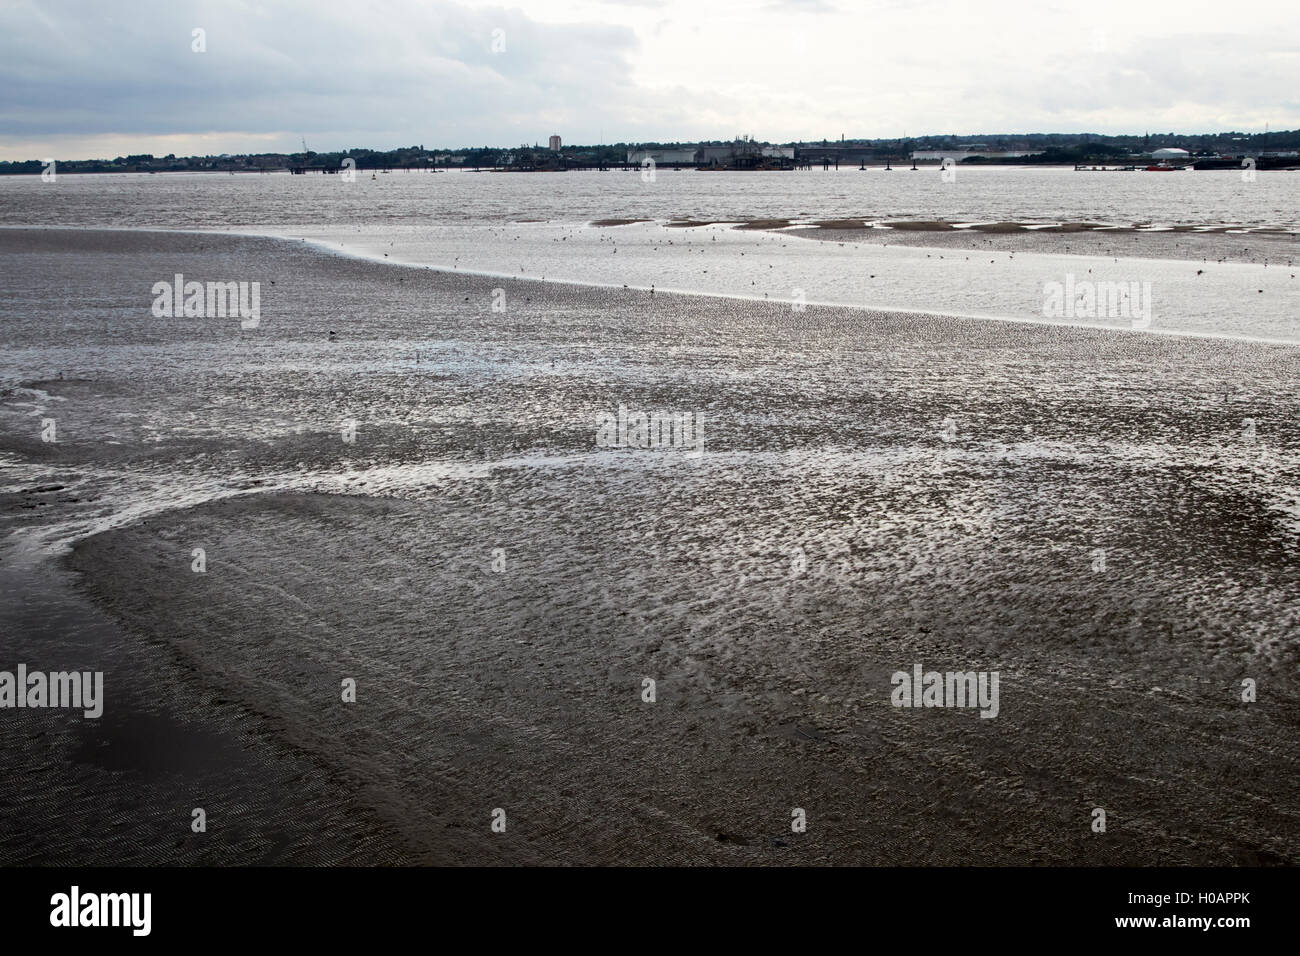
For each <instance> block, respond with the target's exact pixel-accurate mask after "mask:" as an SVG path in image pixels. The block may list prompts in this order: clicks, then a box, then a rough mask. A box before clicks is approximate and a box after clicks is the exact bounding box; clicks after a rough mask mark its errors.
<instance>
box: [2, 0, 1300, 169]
mask: <svg viewBox="0 0 1300 956" xmlns="http://www.w3.org/2000/svg"><path fill="white" fill-rule="evenodd" d="M195 31H201V32H199V33H198V34H196V32H195ZM200 41H201V42H200ZM199 47H202V49H201V50H200V49H198V48H199ZM1266 124H1267V125H1268V126H1269V127H1270V128H1272V129H1275V130H1276V129H1295V128H1300V13H1297V8H1296V6H1295V0H1256V2H1251V3H1232V2H1228V0H1214V2H1206V0H1180V2H1176V3H1134V2H1133V0H1072V2H1068V3H1065V2H1061V3H1058V2H1052V0H982V2H978V3H976V2H965V0H748V2H738V0H525V2H522V3H518V4H514V5H504V6H503V5H501V4H500V3H484V2H477V0H461V2H451V0H356V2H333V0H311V2H303V0H268V2H248V0H221V2H191V0H120V2H116V3H104V2H87V0H79V2H61V0H42V2H36V0H0V159H7V160H25V159H41V158H45V157H55V158H59V159H87V158H111V157H114V156H120V155H126V154H129V153H153V154H155V155H166V154H168V153H175V154H177V155H178V156H179V155H193V154H200V155H201V154H209V153H211V154H217V153H242V152H263V151H274V152H292V151H297V150H299V149H301V148H302V142H303V140H304V139H305V140H306V142H307V145H308V146H309V148H311V149H313V150H316V151H318V152H324V151H333V150H338V149H345V148H349V147H370V148H375V149H390V148H393V147H396V146H410V145H417V144H419V145H424V146H425V147H427V148H452V149H455V148H459V147H464V146H489V145H490V146H503V147H504V146H517V145H519V144H521V143H529V144H531V143H534V142H537V143H542V144H545V143H546V139H547V137H548V136H549V135H551V134H552V133H558V134H559V135H560V136H561V137H562V138H563V140H564V142H566V143H581V144H586V143H599V142H605V143H614V142H629V143H639V142H651V141H662V142H671V141H683V142H685V141H694V140H699V139H706V140H713V139H731V138H733V137H735V136H736V135H739V134H747V135H752V136H754V137H756V138H757V139H760V140H767V141H771V142H788V141H792V140H820V139H838V138H840V136H841V135H844V136H847V137H848V138H850V139H852V138H855V137H870V138H876V137H882V138H883V137H899V136H905V135H911V136H918V135H929V134H955V135H959V136H966V135H970V136H978V135H979V134H981V133H1015V132H1065V133H1069V132H1096V133H1138V134H1140V133H1144V132H1146V131H1151V132H1153V133H1157V132H1159V133H1164V132H1183V133H1196V132H1219V131H1228V130H1240V131H1246V132H1255V131H1263V130H1264V129H1265V126H1266Z"/></svg>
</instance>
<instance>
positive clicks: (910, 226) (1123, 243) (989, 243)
mask: <svg viewBox="0 0 1300 956" xmlns="http://www.w3.org/2000/svg"><path fill="white" fill-rule="evenodd" d="M1095 225H1097V224H1093V223H1062V224H1059V225H1055V226H1045V227H1042V228H1032V229H1031V228H1028V227H1027V226H1026V225H1025V224H1020V223H984V224H977V225H974V226H969V227H964V228H957V227H956V226H955V225H954V224H953V223H948V222H939V221H920V220H916V221H905V220H899V221H892V220H891V221H890V228H888V229H877V228H869V227H868V226H867V225H866V223H865V221H864V220H835V221H828V222H823V223H817V224H814V225H810V226H794V227H791V228H789V229H783V230H781V232H782V234H783V235H791V236H800V237H802V238H805V239H822V240H826V241H832V240H834V241H836V242H865V243H876V244H880V245H891V246H925V247H929V246H933V247H934V248H937V249H971V250H975V249H982V250H986V251H996V252H1044V253H1064V254H1067V255H1079V256H1117V257H1120V258H1128V259H1186V260H1191V261H1196V262H1202V261H1203V262H1256V263H1261V262H1265V261H1267V262H1268V263H1269V264H1270V265H1276V266H1277V267H1279V268H1283V267H1286V268H1291V269H1294V268H1295V267H1296V266H1297V265H1298V264H1300V236H1297V235H1295V234H1294V233H1277V232H1264V231H1249V232H1241V231H1235V232H1234V231H1230V227H1226V226H1225V227H1222V229H1221V230H1216V231H1212V232H1199V231H1197V232H1193V231H1189V230H1190V228H1191V227H1187V228H1182V227H1174V228H1170V229H1160V230H1156V229H1137V228H1134V227H1131V226H1124V227H1107V228H1093V226H1095Z"/></svg>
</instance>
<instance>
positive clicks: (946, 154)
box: [912, 149, 1039, 163]
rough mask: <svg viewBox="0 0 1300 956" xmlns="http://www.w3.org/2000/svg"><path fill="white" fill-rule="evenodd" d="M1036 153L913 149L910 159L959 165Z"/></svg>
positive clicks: (1010, 150)
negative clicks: (972, 160)
mask: <svg viewBox="0 0 1300 956" xmlns="http://www.w3.org/2000/svg"><path fill="white" fill-rule="evenodd" d="M1037 155H1039V154H1038V153H1034V152H1030V151H1029V150H1027V149H1018V150H1012V149H1003V150H999V149H981V150H969V149H914V150H912V159H919V160H927V159H930V160H935V159H939V160H943V159H951V160H952V161H953V162H954V163H960V162H961V161H962V160H963V159H1024V158H1025V157H1027V156H1037Z"/></svg>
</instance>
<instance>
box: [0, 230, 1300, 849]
mask: <svg viewBox="0 0 1300 956" xmlns="http://www.w3.org/2000/svg"><path fill="white" fill-rule="evenodd" d="M991 238H1005V237H1003V236H997V237H991ZM0 258H3V260H4V263H5V266H6V275H7V277H8V280H7V281H8V285H9V288H10V290H11V293H10V295H9V296H8V297H7V298H6V299H5V300H3V301H0V320H3V321H2V322H0V329H3V333H2V334H3V338H4V345H5V349H4V358H3V360H0V375H2V376H3V380H4V382H5V383H6V386H7V388H6V390H5V394H4V395H3V396H0V453H3V455H4V457H3V459H0V461H2V462H3V477H4V484H5V487H6V489H7V490H6V491H5V492H4V493H3V497H0V506H2V507H0V531H3V533H4V534H5V535H6V537H5V546H4V551H3V552H2V553H0V567H3V568H5V570H6V573H8V574H12V575H16V577H15V578H14V580H15V581H18V582H19V584H20V585H22V590H21V591H20V592H19V593H23V594H35V595H39V597H38V599H37V600H34V601H26V602H25V603H24V604H23V605H21V606H20V605H18V604H13V603H10V604H7V605H6V608H5V613H6V615H7V617H6V621H7V622H12V623H11V624H10V626H9V627H7V628H6V629H5V633H6V635H7V637H6V641H5V653H6V660H9V659H13V660H18V659H22V660H26V661H27V662H28V663H29V665H31V666H33V667H36V666H54V665H55V664H62V663H64V662H65V661H66V662H68V666H72V664H76V665H77V666H82V667H89V666H91V665H92V664H95V665H97V666H98V665H99V664H102V665H103V667H104V668H105V669H106V671H107V678H106V685H107V690H108V699H107V703H106V713H105V718H104V719H103V720H102V721H101V724H100V725H99V726H91V725H90V722H83V721H82V720H81V719H80V718H75V717H70V716H69V715H67V714H63V713H56V712H32V711H27V712H13V711H10V712H4V713H0V718H2V719H5V720H10V721H15V722H17V721H23V722H24V723H21V724H19V726H21V727H22V728H23V729H24V732H23V733H11V734H6V735H5V738H4V741H5V743H4V746H5V759H6V765H7V766H8V767H9V768H10V769H11V774H10V777H9V779H10V784H9V785H8V787H7V788H6V790H5V791H4V798H3V805H4V809H5V811H6V818H7V819H14V820H21V821H22V828H23V829H22V836H21V839H20V838H19V837H18V836H17V832H18V831H17V830H15V832H14V834H11V837H10V839H7V840H6V841H5V843H4V844H3V851H2V852H3V854H4V858H5V860H6V861H7V862H50V861H67V860H69V859H76V860H78V861H80V862H86V861H90V860H93V861H97V862H98V861H114V860H120V861H123V862H150V861H157V862H209V863H224V862H308V863H315V862H372V863H412V862H414V863H766V864H807V863H813V864H816V863H829V864H850V863H861V864H955V865H960V864H973V863H992V864H1004V863H1006V864H1011V863H1078V864H1085V865H1088V864H1099V865H1100V864H1132V865H1148V864H1170V863H1174V864H1177V863H1186V864H1211V863H1227V864H1232V863H1238V864H1245V865H1256V864H1268V863H1283V862H1289V863H1295V862H1296V861H1297V837H1298V836H1300V826H1298V825H1297V821H1296V805H1295V803H1296V801H1295V794H1296V792H1297V783H1298V782H1300V773H1298V771H1300V768H1298V767H1297V757H1296V753H1295V748H1294V740H1295V736H1296V731H1297V724H1300V709H1298V708H1297V704H1298V703H1300V681H1297V678H1296V665H1297V663H1298V662H1300V654H1298V652H1297V648H1296V644H1295V639H1294V633H1295V627H1296V624H1297V614H1298V613H1300V612H1298V611H1297V608H1298V607H1300V604H1298V603H1297V597H1300V580H1298V578H1300V571H1298V570H1297V567H1298V565H1297V561H1296V558H1297V556H1300V547H1298V542H1300V538H1298V537H1297V531H1298V529H1300V523H1298V522H1300V510H1298V507H1300V500H1298V499H1297V495H1296V492H1295V488H1296V486H1297V483H1298V482H1297V479H1298V478H1300V466H1298V464H1297V457H1296V452H1297V449H1300V426H1297V424H1296V422H1297V421H1300V419H1298V418H1297V415H1296V412H1297V410H1298V409H1297V400H1296V399H1295V397H1294V381H1295V380H1296V374H1297V372H1298V371H1300V353H1298V352H1297V350H1296V349H1294V348H1292V347H1287V346H1279V345H1266V344H1259V343H1248V342H1229V341H1217V340H1208V339H1183V338H1177V337H1170V336H1159V337H1157V336H1147V335H1142V334H1140V333H1126V332H1120V333H1115V332H1103V331H1096V330H1083V329H1071V328H1061V327H1047V326H1035V325H1027V324H1010V323H989V322H983V323H982V322H979V321H973V320H961V319H946V318H942V317H934V316H909V315H900V314H883V313H871V312H863V311H856V310H850V309H831V308H817V307H809V308H808V309H807V311H806V312H803V313H793V312H792V311H791V310H790V309H789V307H788V306H780V305H776V304H767V303H757V302H742V301H738V300H724V299H708V298H703V297H673V296H668V295H663V294H658V295H653V296H652V295H650V294H649V293H644V292H640V291H624V290H612V289H610V290H607V289H591V288H578V287H571V286H562V285H557V284H554V283H538V282H521V281H512V280H501V279H494V278H481V277H475V276H471V275H464V274H447V273H440V272H435V271H432V270H423V269H409V268H402V267H394V266H386V265H383V264H376V263H373V262H367V261H362V260H358V259H350V258H345V257H341V256H334V255H329V254H326V253H323V252H320V251H318V250H316V249H314V248H312V247H310V246H308V245H306V244H304V243H288V242H280V241H272V240H256V239H244V238H238V237H228V236H211V235H208V236H194V235H185V234H164V233H130V234H122V233H112V232H107V231H102V232H68V231H62V230H21V231H17V230H15V231H11V230H0ZM177 271H180V272H184V273H186V274H187V275H190V274H192V275H193V276H194V277H195V278H203V279H209V278H211V279H249V280H253V279H257V280H260V281H261V282H262V283H263V300H262V302H263V306H262V312H263V320H262V326H261V328H260V329H258V330H257V332H256V334H255V335H249V334H247V333H242V334H241V332H240V330H239V323H238V322H237V321H233V322H231V321H227V320H206V319H189V320H185V319H155V318H153V317H152V316H151V315H149V304H150V302H151V301H152V297H151V296H150V295H149V288H150V286H151V284H152V283H153V282H154V281H157V280H158V279H165V278H170V276H171V274H172V273H174V272H177ZM503 281H504V282H506V283H507V284H506V290H507V301H508V302H509V303H510V306H509V308H508V310H507V311H506V312H504V313H499V312H493V311H492V301H493V295H492V290H493V289H494V288H496V287H499V286H500V285H501V284H502V282H503ZM271 282H274V283H275V285H274V289H272V288H271V286H270V283H271ZM330 330H334V331H336V332H337V333H338V336H337V339H336V340H335V341H333V342H331V341H329V340H328V338H327V336H328V332H329V331H330ZM60 374H61V375H62V377H61V378H60V377H59V376H60ZM619 404H624V405H627V406H629V407H632V408H642V409H647V410H650V409H665V410H667V409H672V410H678V411H687V412H693V413H695V414H697V415H699V416H700V417H701V418H702V419H703V420H704V421H705V428H706V435H707V444H706V451H705V453H704V454H703V455H702V456H699V457H694V456H692V455H689V454H685V453H682V452H679V451H674V450H667V449H666V450H659V451H631V450H621V451H610V450H605V449H599V448H596V447H595V443H594V433H595V422H596V417H597V415H598V414H599V413H601V412H607V411H613V410H614V409H615V408H616V407H617V406H618V405H619ZM49 415H54V416H55V417H56V418H57V419H58V421H59V423H60V436H61V437H60V440H59V441H58V442H57V443H53V444H51V443H46V442H42V441H40V439H39V436H38V432H39V422H40V420H41V418H43V417H46V416H49ZM1246 418H1250V419H1252V420H1253V421H1254V422H1255V423H1256V431H1255V433H1254V437H1253V438H1248V437H1246V436H1245V434H1244V432H1243V425H1242V421H1243V420H1244V419H1246ZM947 419H952V424H953V426H954V427H953V429H952V430H949V431H945V429H944V423H945V421H946V420H947ZM348 421H355V422H356V423H357V428H356V433H355V435H356V439H355V441H353V442H346V441H344V440H343V438H342V437H341V432H340V425H341V424H342V423H345V422H348ZM945 438H950V439H951V440H945ZM51 489H53V490H51ZM195 547H202V548H204V550H205V552H206V556H207V570H206V572H205V573H202V574H197V573H194V572H193V571H192V570H191V553H192V549H193V548H195ZM494 549H502V552H503V557H504V562H505V564H504V569H503V570H502V571H501V572H499V573H497V572H494V570H493V566H492V565H493V560H494ZM795 549H800V550H801V553H802V555H803V556H804V557H805V559H806V570H805V571H803V572H802V573H796V571H795V566H794V564H793V556H794V553H795ZM1097 549H1103V550H1104V551H1105V553H1106V561H1105V568H1104V570H1094V567H1095V566H1096V558H1095V552H1096V551H1097ZM65 569H66V570H65ZM69 572H70V573H71V575H73V577H71V578H69V577H68V576H67V575H68V573H69ZM72 581H75V587H74V586H73V585H72V583H71V582H72ZM23 582H27V583H25V584H24V583H23ZM87 601H89V602H90V603H86V602H87ZM51 608H53V609H54V610H50V609H51ZM61 621H62V622H65V623H63V624H60V623H59V622H61ZM82 661H86V663H81V662H82ZM915 662H921V663H922V664H923V665H924V666H925V667H926V669H934V670H941V671H947V670H954V669H961V670H972V669H977V670H984V669H988V670H998V671H999V672H1000V673H1001V701H1000V713H999V715H998V716H997V717H996V718H994V719H991V720H982V719H980V718H979V716H978V715H977V713H975V712H974V711H972V710H945V709H924V710H903V709H897V708H894V707H892V706H891V705H890V691H891V689H892V688H891V684H890V675H891V673H892V672H894V671H896V670H910V669H911V667H912V664H913V663H915ZM647 677H649V678H652V679H654V680H655V681H656V692H657V699H656V701H655V702H654V703H646V702H644V701H643V700H642V681H643V680H644V679H645V678H647ZM1245 677H1250V678H1253V679H1255V680H1256V681H1257V682H1258V687H1259V700H1258V701H1257V702H1255V703H1252V704H1243V703H1242V702H1241V700H1240V682H1241V680H1242V679H1243V678H1245ZM344 678H352V679H355V680H356V682H357V688H358V692H357V697H358V699H357V702H356V703H354V704H344V703H343V702H342V701H341V700H340V691H339V688H340V682H341V680H343V679H344ZM159 728H162V729H159ZM199 728H201V729H199ZM87 735H89V738H88V737H87ZM96 735H99V736H96ZM160 738H161V739H164V740H174V741H176V742H175V743H174V744H167V743H165V742H164V743H160V742H159V740H160ZM87 739H90V740H91V741H92V743H94V742H96V741H98V743H97V744H96V746H97V747H98V748H99V750H97V751H96V750H94V749H92V751H90V752H92V753H95V754H97V756H94V757H93V758H88V757H87V756H86V754H87V752H88V751H87V749H86V748H87V747H88V746H90V745H89V744H87V742H86V741H87ZM104 741H107V743H105V742H104ZM115 754H116V755H118V756H114V755H115ZM131 754H134V757H131V756H129V755H131ZM159 754H162V755H164V756H159ZM166 754H171V756H170V757H167V756H165V755H166ZM187 755H188V756H187ZM25 774H27V775H31V774H35V776H31V777H30V779H33V780H39V781H40V788H39V789H37V788H35V787H31V788H28V787H27V786H26V785H25V784H22V783H19V782H18V781H21V780H26V779H29V777H27V776H24V775H25ZM50 793H57V794H58V795H59V799H58V801H57V802H55V801H52V800H51V799H50V797H49V794H50ZM33 795H36V796H33ZM42 801H44V802H42ZM191 806H205V808H206V809H207V810H208V813H209V820H210V825H209V832H208V833H207V834H204V835H201V836H200V835H192V834H190V833H189V831H188V820H189V808H190V807H191ZM795 807H798V808H802V809H804V810H806V812H807V817H808V821H809V824H808V830H807V832H806V833H802V834H797V833H792V832H791V829H790V819H791V809H792V808H795ZM1095 807H1102V808H1105V809H1106V811H1107V815H1108V829H1107V832H1106V833H1105V834H1095V833H1092V832H1091V831H1090V829H1089V824H1090V822H1091V819H1092V817H1091V814H1092V810H1093V808H1095ZM494 808H502V809H504V810H505V811H506V815H507V821H508V825H507V830H506V832H505V833H493V832H492V831H491V829H490V823H491V813H492V811H493V809H494ZM173 812H174V813H175V814H176V816H175V817H173V815H172V814H173Z"/></svg>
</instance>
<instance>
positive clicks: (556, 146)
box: [551, 136, 560, 153]
mask: <svg viewBox="0 0 1300 956" xmlns="http://www.w3.org/2000/svg"><path fill="white" fill-rule="evenodd" d="M551 151H552V152H554V153H558V152H559V151H560V137H559V136H552V137H551Z"/></svg>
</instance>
